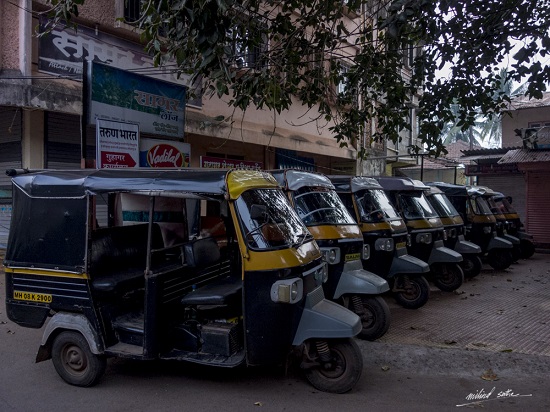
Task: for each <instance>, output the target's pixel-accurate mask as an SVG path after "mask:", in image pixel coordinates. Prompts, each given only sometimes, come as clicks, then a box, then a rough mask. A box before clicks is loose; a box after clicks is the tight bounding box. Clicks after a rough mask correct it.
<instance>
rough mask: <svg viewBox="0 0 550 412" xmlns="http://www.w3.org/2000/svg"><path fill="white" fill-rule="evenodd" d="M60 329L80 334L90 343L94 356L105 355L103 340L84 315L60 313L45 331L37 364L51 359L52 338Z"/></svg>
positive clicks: (54, 316)
mask: <svg viewBox="0 0 550 412" xmlns="http://www.w3.org/2000/svg"><path fill="white" fill-rule="evenodd" d="M58 329H63V330H72V331H76V332H80V333H81V334H82V336H84V338H85V339H86V342H88V346H89V347H90V350H91V351H92V353H93V354H95V355H100V354H102V353H103V345H102V343H101V340H100V339H99V336H98V334H97V333H96V331H95V330H94V328H93V327H92V325H91V324H90V322H89V321H88V319H86V317H85V316H84V315H82V314H78V313H64V312H59V313H56V314H55V315H53V317H52V318H51V319H50V321H49V322H48V324H47V325H46V329H44V334H43V335H42V342H41V344H40V348H39V349H38V353H37V354H36V362H41V361H44V360H47V359H49V358H50V357H51V351H50V344H51V342H50V336H52V334H53V333H54V332H55V331H57V330H58Z"/></svg>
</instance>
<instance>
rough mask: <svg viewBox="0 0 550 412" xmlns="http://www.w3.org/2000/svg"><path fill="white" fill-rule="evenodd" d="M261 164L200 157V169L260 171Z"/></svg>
mask: <svg viewBox="0 0 550 412" xmlns="http://www.w3.org/2000/svg"><path fill="white" fill-rule="evenodd" d="M263 166H264V165H263V163H262V162H252V161H247V160H236V159H224V158H221V157H213V156H201V157H200V167H204V168H210V169H252V170H261V169H262V168H263Z"/></svg>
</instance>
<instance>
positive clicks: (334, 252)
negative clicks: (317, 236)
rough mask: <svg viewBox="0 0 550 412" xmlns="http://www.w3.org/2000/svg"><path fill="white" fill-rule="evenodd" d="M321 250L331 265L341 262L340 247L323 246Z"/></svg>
mask: <svg viewBox="0 0 550 412" xmlns="http://www.w3.org/2000/svg"><path fill="white" fill-rule="evenodd" d="M321 252H323V254H324V255H325V260H326V261H327V263H328V264H329V265H336V264H337V263H339V262H340V248H337V247H322V248H321Z"/></svg>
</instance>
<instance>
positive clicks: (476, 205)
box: [470, 196, 493, 215]
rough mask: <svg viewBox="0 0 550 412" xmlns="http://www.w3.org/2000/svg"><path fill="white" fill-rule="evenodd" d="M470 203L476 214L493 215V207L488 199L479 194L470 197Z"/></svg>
mask: <svg viewBox="0 0 550 412" xmlns="http://www.w3.org/2000/svg"><path fill="white" fill-rule="evenodd" d="M470 205H471V206H472V210H473V212H474V213H475V214H476V215H492V214H493V212H491V208H490V207H489V204H488V203H487V200H486V199H485V198H483V197H481V196H477V197H475V198H473V199H470Z"/></svg>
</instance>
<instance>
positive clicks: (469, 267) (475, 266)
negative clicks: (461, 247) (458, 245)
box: [461, 254, 483, 279]
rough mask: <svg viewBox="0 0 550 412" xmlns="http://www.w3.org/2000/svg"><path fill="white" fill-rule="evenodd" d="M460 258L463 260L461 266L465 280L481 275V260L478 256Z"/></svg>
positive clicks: (467, 255)
mask: <svg viewBox="0 0 550 412" xmlns="http://www.w3.org/2000/svg"><path fill="white" fill-rule="evenodd" d="M462 257H463V259H464V260H463V261H462V263H461V265H462V271H463V272H464V277H465V278H467V279H472V278H475V277H476V276H477V275H479V274H480V273H481V268H482V267H483V263H482V262H481V258H480V257H479V256H478V255H473V254H466V255H463V256H462Z"/></svg>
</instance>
